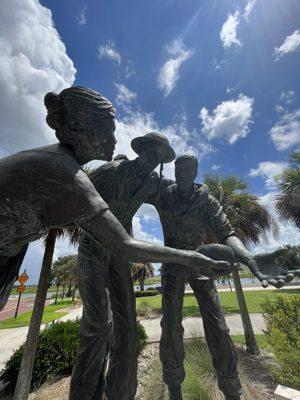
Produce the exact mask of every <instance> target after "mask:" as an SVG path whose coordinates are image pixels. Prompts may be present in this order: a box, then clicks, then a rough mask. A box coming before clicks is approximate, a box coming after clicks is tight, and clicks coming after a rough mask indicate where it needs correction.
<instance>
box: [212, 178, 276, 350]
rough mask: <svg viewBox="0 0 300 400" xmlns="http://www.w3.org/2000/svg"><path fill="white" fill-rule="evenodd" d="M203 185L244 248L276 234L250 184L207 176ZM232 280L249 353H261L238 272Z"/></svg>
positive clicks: (270, 219) (272, 222)
mask: <svg viewBox="0 0 300 400" xmlns="http://www.w3.org/2000/svg"><path fill="white" fill-rule="evenodd" d="M204 182H205V184H206V185H207V186H208V188H209V190H210V192H211V193H212V195H213V196H214V197H215V198H216V199H217V200H218V201H219V202H220V204H221V205H222V206H223V209H224V212H225V214H226V215H227V217H228V219H229V221H230V223H231V225H232V226H233V228H234V229H235V232H236V234H237V236H238V237H239V238H240V239H241V241H242V242H243V243H244V244H247V243H248V242H253V243H258V242H259V240H260V238H261V236H262V235H264V234H265V233H266V232H267V231H270V230H271V231H273V233H274V234H276V233H277V225H276V223H275V221H274V220H273V218H272V217H271V215H270V214H269V212H268V211H267V209H266V208H265V207H264V206H263V205H261V204H260V203H259V199H258V197H257V196H255V195H253V194H251V193H249V191H248V184H247V183H246V182H245V181H243V180H242V179H240V178H238V177H236V176H228V177H221V176H219V175H209V174H206V175H205V176H204ZM205 241H206V243H214V242H216V241H217V238H216V237H215V235H214V233H213V232H211V231H208V232H207V235H206V238H205ZM232 276H233V281H234V286H235V291H236V296H237V300H238V303H239V307H240V311H241V317H242V322H243V327H244V333H245V341H246V346H247V350H248V351H249V352H250V353H251V354H255V353H259V349H258V346H257V343H256V338H255V335H254V332H253V327H252V324H251V320H250V316H249V312H248V309H247V304H246V300H245V296H244V293H243V288H242V284H241V280H240V276H239V273H238V271H237V270H235V271H233V273H232Z"/></svg>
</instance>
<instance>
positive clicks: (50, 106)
mask: <svg viewBox="0 0 300 400" xmlns="http://www.w3.org/2000/svg"><path fill="white" fill-rule="evenodd" d="M44 104H45V106H46V108H47V111H48V114H47V117H46V121H47V124H48V125H49V126H50V128H52V129H54V130H57V129H58V128H59V126H60V122H61V115H62V101H61V97H60V95H59V94H56V93H54V92H49V93H47V94H46V96H45V98H44Z"/></svg>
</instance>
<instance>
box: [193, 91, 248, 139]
mask: <svg viewBox="0 0 300 400" xmlns="http://www.w3.org/2000/svg"><path fill="white" fill-rule="evenodd" d="M253 104H254V99H253V98H250V97H248V96H245V95H244V94H242V93H241V94H240V95H239V97H238V98H237V99H236V100H228V101H223V102H222V103H220V104H219V105H218V106H217V107H216V108H215V109H214V110H213V111H212V113H211V114H210V113H209V111H208V110H207V109H206V108H205V107H204V108H202V109H201V110H200V114H199V118H200V120H201V124H202V131H203V133H204V134H205V135H206V136H207V138H208V140H212V139H223V140H225V141H227V142H229V143H230V144H233V143H235V142H236V141H237V140H239V139H241V138H244V137H246V136H247V135H248V133H249V125H250V124H251V123H252V120H251V116H252V111H253Z"/></svg>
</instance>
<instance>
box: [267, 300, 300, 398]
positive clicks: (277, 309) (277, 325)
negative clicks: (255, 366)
mask: <svg viewBox="0 0 300 400" xmlns="http://www.w3.org/2000/svg"><path fill="white" fill-rule="evenodd" d="M262 307H263V310H264V318H265V321H266V327H267V330H266V332H265V333H266V339H267V342H268V344H269V345H270V347H271V351H272V353H273V354H274V355H275V358H276V361H277V364H278V365H277V366H275V367H272V370H271V372H272V374H273V376H274V378H275V379H276V380H277V381H278V383H280V384H282V385H285V386H288V387H292V388H295V389H298V390H299V389H300V296H291V297H287V296H285V295H279V296H276V297H275V298H274V299H273V300H266V301H264V302H263V303H262Z"/></svg>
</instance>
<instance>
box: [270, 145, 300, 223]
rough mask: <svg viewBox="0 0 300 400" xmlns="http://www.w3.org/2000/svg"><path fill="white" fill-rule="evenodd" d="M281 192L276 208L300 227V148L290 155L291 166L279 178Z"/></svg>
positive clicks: (285, 217)
mask: <svg viewBox="0 0 300 400" xmlns="http://www.w3.org/2000/svg"><path fill="white" fill-rule="evenodd" d="M278 188H279V190H280V192H281V193H280V194H279V195H278V196H277V199H276V210H277V211H278V212H279V214H280V215H281V216H282V217H283V218H284V219H288V220H291V221H293V222H294V223H295V225H296V226H297V227H298V228H300V150H297V151H294V152H292V153H291V154H290V156H289V166H288V168H286V169H285V170H284V171H283V173H282V174H281V175H280V177H279V179H278Z"/></svg>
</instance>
